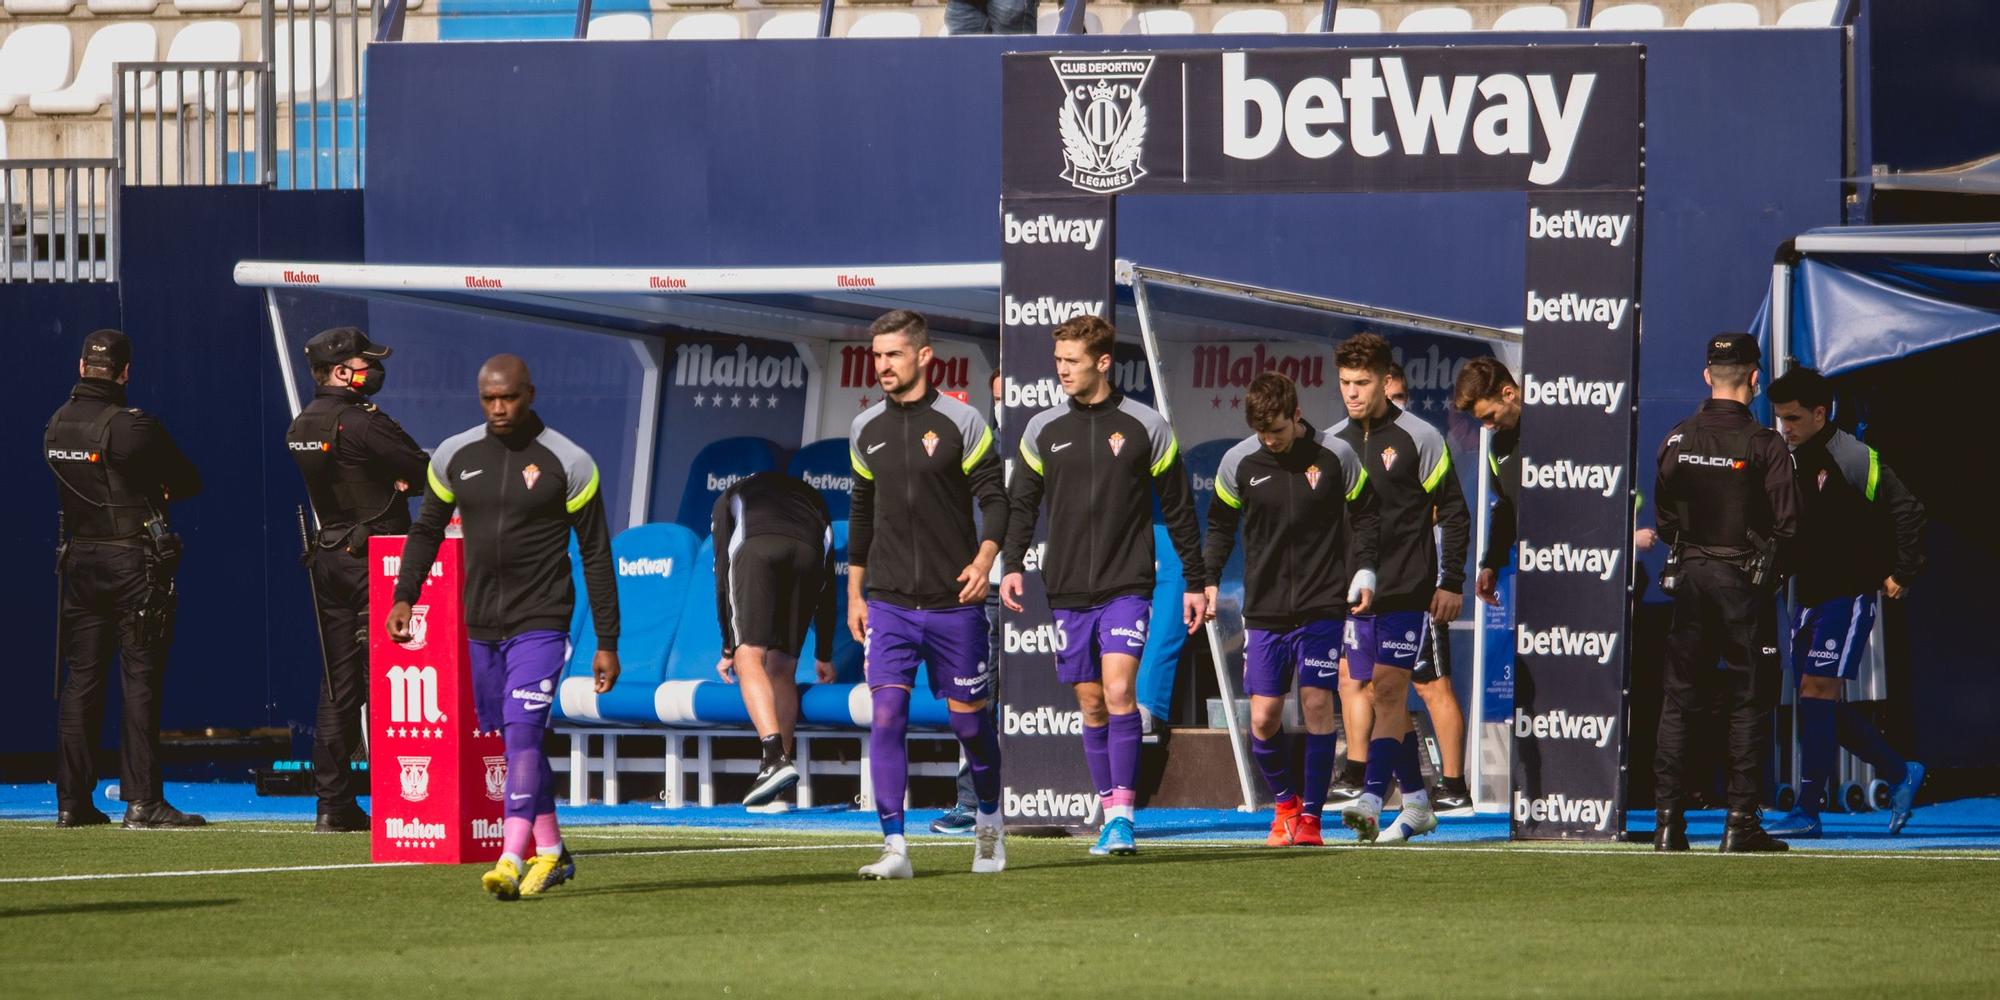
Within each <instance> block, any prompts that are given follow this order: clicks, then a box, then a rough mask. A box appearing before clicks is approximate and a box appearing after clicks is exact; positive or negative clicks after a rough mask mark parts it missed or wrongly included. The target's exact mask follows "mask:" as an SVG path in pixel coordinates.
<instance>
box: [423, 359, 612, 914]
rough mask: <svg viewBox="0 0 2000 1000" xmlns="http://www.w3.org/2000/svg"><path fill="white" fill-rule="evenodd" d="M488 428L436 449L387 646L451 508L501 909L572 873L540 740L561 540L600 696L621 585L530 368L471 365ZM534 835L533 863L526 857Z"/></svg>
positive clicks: (562, 637) (561, 592) (565, 630)
mask: <svg viewBox="0 0 2000 1000" xmlns="http://www.w3.org/2000/svg"><path fill="white" fill-rule="evenodd" d="M478 386H479V405H480V408H481V409H482V410H483V411H485V414H486V422H485V423H484V424H483V425H481V426H478V427H474V428H472V429H471V430H468V431H463V432H461V433H458V434H455V435H453V436H451V437H449V438H447V439H445V442H444V443H443V444H441V445H438V447H437V450H436V451H434V452H432V453H431V460H430V465H429V466H428V467H427V468H426V469H425V470H424V478H425V480H426V484H427V486H426V489H425V490H424V505H423V509H422V510H421V511H419V512H418V514H417V523H416V524H415V525H413V526H411V528H410V535H409V540H408V541H407V542H405V543H404V546H403V556H402V558H403V568H402V572H401V573H400V574H398V575H397V577H396V601H395V605H394V606H393V607H391V608H390V609H389V614H388V620H387V622H386V623H385V626H386V631H387V632H388V633H389V638H391V639H393V640H395V641H397V642H408V641H410V614H411V611H410V605H411V603H412V602H414V601H416V599H417V597H418V595H420V594H421V593H422V592H423V587H424V586H425V583H426V581H427V580H429V578H430V568H431V564H432V563H433V561H434V560H436V558H437V551H438V546H439V545H441V544H443V542H444V532H445V527H446V525H448V524H449V523H450V522H451V514H452V511H453V510H457V511H458V512H459V514H460V517H461V520H462V521H463V524H462V528H463V531H464V533H465V541H464V552H465V584H464V589H465V593H464V602H463V605H464V608H465V631H466V635H467V637H468V639H469V642H468V643H467V646H468V652H469V653H470V654H471V657H470V658H471V661H472V690H473V708H474V710H475V714H476V715H477V716H478V724H479V728H480V729H482V730H485V731H488V732H490V731H492V730H495V729H498V730H501V731H502V732H501V735H502V736H503V737H504V738H505V740H506V746H507V789H506V795H507V798H506V818H505V820H504V821H503V823H502V829H501V854H500V861H499V862H498V863H497V864H495V865H494V866H493V870H492V871H489V872H487V873H486V874H485V875H484V876H482V877H481V878H480V886H481V887H482V888H484V889H485V890H486V891H487V892H488V893H490V894H492V895H493V896H494V897H495V898H497V899H502V900H511V899H515V898H517V897H519V896H524V895H528V896H532V895H538V894H540V893H542V892H544V891H546V890H548V889H552V888H554V887H556V886H558V885H561V884H562V883H563V882H566V881H568V880H569V879H570V878H571V877H573V876H574V875H575V874H576V863H575V861H574V860H573V859H572V858H571V857H570V853H569V851H568V850H566V849H565V848H564V847H563V842H562V833H561V831H560V830H559V829H558V827H557V825H556V803H555V773H554V771H553V770H552V769H551V768H550V767H549V760H548V756H547V755H546V754H545V753H544V752H543V750H542V736H543V734H544V733H545V732H546V731H547V727H548V724H549V708H550V706H551V705H553V704H554V703H555V699H556V684H557V682H558V681H560V680H561V677H562V671H563V665H564V662H565V660H566V659H567V658H568V649H567V645H568V640H569V621H570V613H571V611H573V610H574V608H575V603H576V593H575V586H574V585H573V584H572V583H571V582H570V559H569V539H570V535H571V533H574V534H575V535H576V544H577V551H578V553H579V554H580V555H581V556H582V558H583V583H584V587H585V589H587V590H588V591H589V592H590V613H591V621H592V624H593V625H594V626H595V627H596V630H597V654H596V656H595V657H594V658H593V659H592V661H591V664H590V668H591V674H592V677H593V682H594V683H593V685H592V686H593V688H594V691H595V693H597V694H603V693H604V692H606V691H609V690H611V686H612V685H613V684H615V683H617V681H618V588H617V582H618V580H617V577H616V576H615V575H614V573H613V569H612V560H611V536H610V531H609V529H608V527H607V526H606V524H605V518H604V497H603V496H601V495H599V493H598V485H599V483H600V479H599V476H598V471H597V463H596V462H595V461H593V460H592V459H591V457H590V454H589V453H588V452H586V451H584V450H583V449H582V448H581V447H579V446H578V445H577V443H576V442H574V441H571V440H570V439H569V438H568V437H565V436H564V435H562V434H559V433H557V432H556V431H555V430H554V429H553V428H551V427H549V426H548V425H546V424H544V423H542V418H541V417H539V416H537V415H536V414H535V411H534V402H535V385H534V382H533V381H531V380H530V378H529V375H528V366H527V364H526V363H524V362H523V361H522V360H521V359H520V358H517V357H515V356H513V355H511V354H499V355H495V356H494V357H492V358H489V359H488V360H487V362H486V364H485V365H483V366H481V367H480V369H479V381H478ZM531 839H532V841H533V843H534V845H535V856H534V857H533V858H531V859H526V858H524V857H523V855H524V854H525V853H526V851H527V849H528V844H529V842H530V840H531Z"/></svg>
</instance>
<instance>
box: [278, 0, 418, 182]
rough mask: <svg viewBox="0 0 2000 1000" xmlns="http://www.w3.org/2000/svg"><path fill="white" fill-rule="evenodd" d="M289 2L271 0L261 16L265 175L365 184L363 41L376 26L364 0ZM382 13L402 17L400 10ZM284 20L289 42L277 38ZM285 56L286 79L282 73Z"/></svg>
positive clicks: (293, 0) (306, 180)
mask: <svg viewBox="0 0 2000 1000" xmlns="http://www.w3.org/2000/svg"><path fill="white" fill-rule="evenodd" d="M284 6H285V9H284V10H283V11H280V10H278V9H277V8H278V4H277V3H276V2H275V0H266V2H265V3H264V4H262V7H263V11H262V14H261V15H260V16H261V19H262V22H261V26H262V29H263V31H262V37H263V54H264V62H265V64H266V65H268V66H270V67H271V71H270V72H269V73H266V74H265V76H264V87H263V90H262V92H261V94H260V99H259V100H258V102H257V107H258V109H259V111H258V118H259V122H258V123H259V125H260V126H262V131H261V132H260V142H259V145H258V147H257V148H258V149H260V150H270V151H271V153H272V155H270V156H262V157H259V162H260V165H261V166H262V168H263V176H264V182H265V183H267V184H275V185H277V186H278V187H285V188H309V189H312V190H319V189H321V188H359V187H361V186H362V159H363V158H362V155H361V153H362V148H363V147H362V137H361V107H362V98H363V94H364V91H365V89H366V88H365V86H364V83H363V81H362V78H361V47H362V46H363V45H365V44H367V42H368V39H369V38H370V37H371V36H372V35H373V34H374V32H373V30H372V29H373V25H372V24H371V23H370V20H369V19H368V18H365V17H364V16H363V14H362V12H361V7H360V0H290V2H289V3H286V4H285V5H284ZM397 6H398V8H400V5H397ZM301 8H303V9H301ZM380 13H381V14H382V15H383V16H384V17H388V16H390V15H392V14H393V15H396V16H398V17H400V14H401V11H400V9H398V10H395V11H390V10H383V11H381V12H380ZM281 22H282V23H283V24H284V26H285V35H286V37H287V39H289V41H288V42H287V43H286V44H285V45H282V46H281V45H280V44H279V42H278V25H279V24H280V23H281ZM322 25H324V26H325V31H326V42H327V45H326V46H325V47H324V48H322V47H321V45H320V44H319V43H320V40H321V35H320V32H321V26H322ZM302 27H303V29H304V30H303V33H301V28H302ZM281 48H289V49H290V52H288V53H285V54H284V55H285V58H283V59H280V58H279V55H280V52H279V50H280V49H281ZM281 63H282V64H283V66H284V68H283V70H282V74H283V76H284V77H285V79H282V80H281V79H279V78H278V77H279V75H280V69H279V66H280V64H281ZM322 72H324V75H322ZM281 92H282V96H281ZM343 102H345V105H346V106H345V108H344V109H343V107H342V104H343ZM323 103H324V104H325V113H324V114H322V111H321V107H322V104H323ZM302 105H303V106H302ZM322 121H324V122H325V123H326V125H327V126H328V129H327V132H326V134H325V135H322V134H321V128H320V126H321V123H322ZM343 124H344V125H345V135H346V136H347V139H348V141H349V142H348V146H347V147H346V148H345V149H343V148H342V145H341V137H342V134H343ZM281 126H282V127H281ZM301 130H303V132H301ZM302 159H303V161H304V162H301V160H302ZM280 161H282V162H280Z"/></svg>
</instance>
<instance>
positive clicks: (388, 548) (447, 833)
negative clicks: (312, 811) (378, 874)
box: [368, 536, 507, 864]
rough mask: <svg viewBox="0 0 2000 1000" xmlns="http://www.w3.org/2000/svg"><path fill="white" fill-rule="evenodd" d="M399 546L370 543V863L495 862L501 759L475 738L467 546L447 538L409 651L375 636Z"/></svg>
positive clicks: (494, 743) (497, 743) (503, 773)
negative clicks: (465, 597) (466, 600)
mask: <svg viewBox="0 0 2000 1000" xmlns="http://www.w3.org/2000/svg"><path fill="white" fill-rule="evenodd" d="M402 552H403V538H402V537H401V536H377V537H375V538H371V539H369V540H368V567H369V583H368V606H369V608H370V609H371V614H370V616H369V622H368V773H369V776H370V778H369V786H370V792H371V795H372V800H371V802H370V803H369V804H370V806H371V809H372V812H373V814H374V832H373V834H372V841H371V847H372V856H373V857H374V859H375V860H376V861H417V862H426V863H431V864H462V863H465V862H471V861H493V860H495V859H497V858H499V857H500V824H501V800H502V798H503V797H504V796H505V795H506V789H507V757H506V751H505V748H504V745H503V744H502V742H501V739H500V734H499V733H498V732H491V733H482V732H479V725H478V721H477V716H476V715H475V713H474V712H473V709H472V664H471V660H470V658H469V657H468V655H467V653H466V642H465V639H466V637H465V605H464V603H463V597H462V595H463V593H464V589H463V586H462V585H463V583H464V579H465V562H464V543H463V542H462V541H460V540H459V539H457V538H446V539H445V540H444V544H443V546H441V547H440V548H439V549H438V556H437V562H435V563H432V564H431V571H430V575H429V576H427V577H426V578H425V579H424V586H423V590H422V591H421V592H420V593H419V594H418V596H417V600H416V602H415V604H414V605H412V609H413V611H414V614H412V615H411V618H410V633H411V634H410V641H409V642H403V643H399V642H393V641H391V640H390V639H389V635H388V632H387V631H385V630H384V629H383V628H382V620H383V618H384V617H386V615H387V611H386V610H385V609H387V608H388V607H389V606H390V605H391V604H393V603H394V602H395V589H396V575H397V574H398V573H399V572H401V570H402V562H403V559H402Z"/></svg>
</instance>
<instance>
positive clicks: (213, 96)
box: [125, 18, 243, 113]
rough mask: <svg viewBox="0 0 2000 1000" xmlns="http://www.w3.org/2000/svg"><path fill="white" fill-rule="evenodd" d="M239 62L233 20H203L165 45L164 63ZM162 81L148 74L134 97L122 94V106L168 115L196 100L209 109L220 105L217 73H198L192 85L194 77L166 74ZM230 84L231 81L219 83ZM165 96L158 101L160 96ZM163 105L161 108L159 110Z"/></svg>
mask: <svg viewBox="0 0 2000 1000" xmlns="http://www.w3.org/2000/svg"><path fill="white" fill-rule="evenodd" d="M242 59H243V29H242V28H240V27H238V26H237V24H236V22H235V21H230V20H226V19H223V18H205V19H203V20H200V21H195V22H192V23H190V24H189V25H188V26H187V27H184V28H182V29H181V30H180V33H179V34H177V35H175V36H174V40H173V41H171V42H169V43H167V58H166V61H167V62H202V63H218V62H240V61H242ZM162 75H163V76H164V79H154V78H152V76H151V74H148V78H147V79H146V81H145V82H144V83H143V84H142V85H141V86H140V88H139V92H138V93H136V94H133V93H127V94H126V95H125V107H126V108H127V109H128V110H134V111H160V110H165V111H167V112H168V113H175V112H178V111H180V109H181V106H182V105H185V104H192V103H194V102H195V101H197V100H199V101H201V102H202V104H203V105H204V106H206V107H208V108H209V109H211V110H213V109H215V108H217V107H219V106H220V105H221V104H222V100H221V95H220V94H218V93H217V92H216V88H217V87H218V86H219V85H220V84H218V82H217V80H216V77H217V76H218V74H217V73H215V72H213V71H209V72H205V73H203V74H201V82H200V83H199V84H197V83H195V80H194V74H192V73H188V74H185V80H183V76H184V75H183V74H180V73H167V74H162ZM223 82H224V83H234V82H235V81H234V80H228V81H223ZM162 94H165V95H166V96H165V98H164V99H162V98H161V96H160V95H162ZM163 105H164V107H162V106H163ZM229 109H230V110H231V111H234V110H236V100H235V98H234V97H232V98H230V107H229Z"/></svg>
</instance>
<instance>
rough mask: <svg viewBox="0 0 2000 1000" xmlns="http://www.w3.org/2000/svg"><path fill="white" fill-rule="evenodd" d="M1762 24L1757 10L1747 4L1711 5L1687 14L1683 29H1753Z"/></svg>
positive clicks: (1697, 8)
mask: <svg viewBox="0 0 2000 1000" xmlns="http://www.w3.org/2000/svg"><path fill="white" fill-rule="evenodd" d="M1763 23H1764V19H1763V17H1762V16H1760V15H1759V14H1758V13H1757V8H1756V7H1754V6H1752V5H1750V4H1747V3H1712V4H1709V5H1708V6H1706V7H1696V8H1695V9H1694V10H1692V11H1690V12H1688V16H1687V20H1685V21H1682V22H1681V27H1683V28H1755V27H1758V26H1759V25H1761V24H1763Z"/></svg>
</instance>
